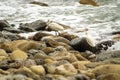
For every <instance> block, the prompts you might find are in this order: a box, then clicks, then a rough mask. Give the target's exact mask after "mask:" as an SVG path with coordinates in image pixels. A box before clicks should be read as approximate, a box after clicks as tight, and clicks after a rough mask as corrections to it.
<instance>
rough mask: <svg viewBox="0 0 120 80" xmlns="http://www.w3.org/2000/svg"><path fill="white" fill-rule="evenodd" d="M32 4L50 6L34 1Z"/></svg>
mask: <svg viewBox="0 0 120 80" xmlns="http://www.w3.org/2000/svg"><path fill="white" fill-rule="evenodd" d="M30 4H36V5H40V6H48V4H46V3H43V2H37V1H32V2H30Z"/></svg>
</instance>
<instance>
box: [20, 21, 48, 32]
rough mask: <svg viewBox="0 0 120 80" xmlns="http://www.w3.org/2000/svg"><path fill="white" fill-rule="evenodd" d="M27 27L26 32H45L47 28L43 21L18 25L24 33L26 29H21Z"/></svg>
mask: <svg viewBox="0 0 120 80" xmlns="http://www.w3.org/2000/svg"><path fill="white" fill-rule="evenodd" d="M24 26H25V27H28V30H29V31H30V30H31V31H32V30H33V31H34V30H36V31H39V30H45V27H46V26H47V24H46V22H45V21H43V20H37V21H33V22H31V23H25V24H23V23H21V24H20V29H22V30H24V31H26V28H23V27H24Z"/></svg>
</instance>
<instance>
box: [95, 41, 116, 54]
mask: <svg viewBox="0 0 120 80" xmlns="http://www.w3.org/2000/svg"><path fill="white" fill-rule="evenodd" d="M113 44H114V41H111V40H108V41H102V42H99V43H98V44H96V46H95V49H96V50H95V52H96V53H100V52H101V51H102V50H107V49H108V48H109V47H111V46H112V45H113Z"/></svg>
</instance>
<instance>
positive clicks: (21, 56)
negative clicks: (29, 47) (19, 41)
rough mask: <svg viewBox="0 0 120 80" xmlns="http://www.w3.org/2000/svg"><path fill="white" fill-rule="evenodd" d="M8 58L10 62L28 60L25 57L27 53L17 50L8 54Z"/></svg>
mask: <svg viewBox="0 0 120 80" xmlns="http://www.w3.org/2000/svg"><path fill="white" fill-rule="evenodd" d="M10 58H11V59H12V60H26V59H27V58H28V56H27V53H25V52H24V51H21V50H19V49H18V50H14V51H13V52H12V53H11V54H10Z"/></svg>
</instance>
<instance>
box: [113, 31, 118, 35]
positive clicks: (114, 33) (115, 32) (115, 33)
mask: <svg viewBox="0 0 120 80" xmlns="http://www.w3.org/2000/svg"><path fill="white" fill-rule="evenodd" d="M111 34H112V35H117V34H120V31H114V32H112V33H111Z"/></svg>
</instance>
